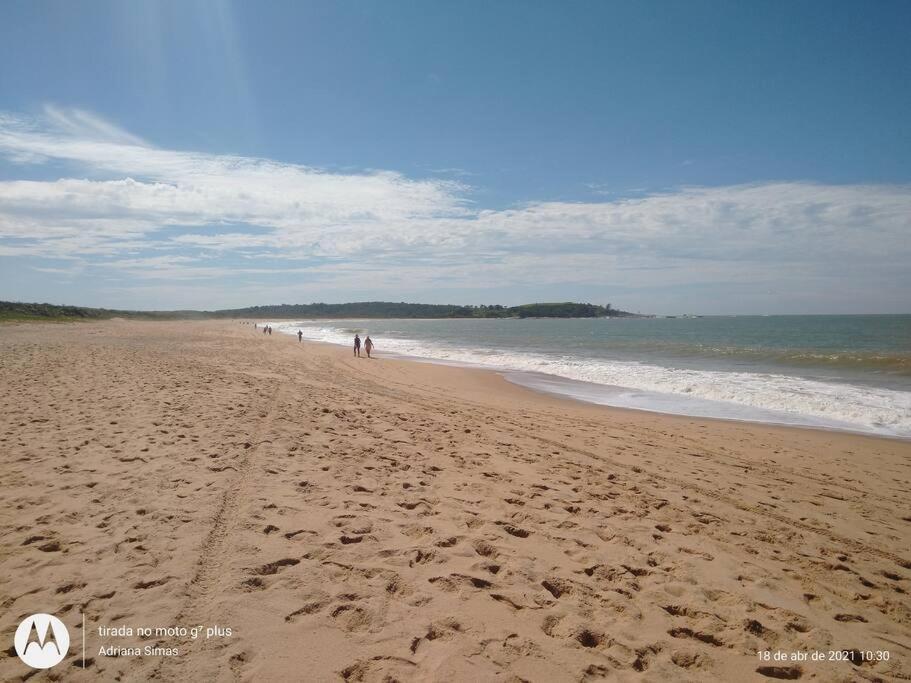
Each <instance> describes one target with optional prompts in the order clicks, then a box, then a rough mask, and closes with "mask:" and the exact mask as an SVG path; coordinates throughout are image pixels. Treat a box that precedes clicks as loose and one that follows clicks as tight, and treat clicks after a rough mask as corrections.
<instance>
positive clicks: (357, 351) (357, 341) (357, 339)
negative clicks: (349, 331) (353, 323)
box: [354, 335, 361, 358]
mask: <svg viewBox="0 0 911 683" xmlns="http://www.w3.org/2000/svg"><path fill="white" fill-rule="evenodd" d="M354 355H355V356H357V357H358V358H360V357H361V338H360V337H359V336H358V335H354Z"/></svg>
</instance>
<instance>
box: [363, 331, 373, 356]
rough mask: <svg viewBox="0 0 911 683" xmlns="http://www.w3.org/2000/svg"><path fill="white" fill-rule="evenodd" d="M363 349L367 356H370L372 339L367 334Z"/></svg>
mask: <svg viewBox="0 0 911 683" xmlns="http://www.w3.org/2000/svg"><path fill="white" fill-rule="evenodd" d="M364 351H366V352H367V358H370V352H371V351H373V340H372V339H371V338H370V335H369V334H368V335H367V338H366V339H365V340H364Z"/></svg>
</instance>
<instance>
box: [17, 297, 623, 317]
mask: <svg viewBox="0 0 911 683" xmlns="http://www.w3.org/2000/svg"><path fill="white" fill-rule="evenodd" d="M607 317H611V318H614V317H636V314H635V313H628V312H627V311H621V310H618V309H615V308H612V307H611V305H610V304H607V305H606V306H598V305H595V304H579V303H573V302H570V301H567V302H563V303H541V304H525V305H523V306H499V305H494V306H452V305H438V304H406V303H404V302H400V303H392V302H388V301H364V302H360V303H350V304H281V305H278V306H253V307H249V308H236V309H228V310H221V311H118V310H113V309H108V308H84V307H82V306H56V305H54V304H25V303H14V302H10V301H0V322H3V321H16V320H21V321H28V320H32V321H46V322H48V321H66V322H73V321H79V320H106V319H110V318H128V319H133V320H199V319H204V318H276V319H279V318H607Z"/></svg>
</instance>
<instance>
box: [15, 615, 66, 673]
mask: <svg viewBox="0 0 911 683" xmlns="http://www.w3.org/2000/svg"><path fill="white" fill-rule="evenodd" d="M13 644H14V645H15V646H16V654H17V655H19V659H21V660H22V661H23V662H25V663H26V664H28V665H29V666H30V667H32V668H33V669H50V668H51V667H52V666H54V665H56V664H59V663H60V662H61V661H63V658H64V657H66V652H67V650H69V648H70V634H69V633H68V632H67V630H66V626H64V625H63V622H62V621H60V620H59V619H58V618H57V617H55V616H52V615H50V614H33V615H32V616H30V617H26V618H25V619H23V620H22V623H20V624H19V628H17V629H16V635H15V637H14V638H13Z"/></svg>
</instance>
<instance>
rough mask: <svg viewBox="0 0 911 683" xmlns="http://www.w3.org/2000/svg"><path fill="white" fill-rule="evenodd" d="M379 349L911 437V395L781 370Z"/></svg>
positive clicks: (437, 348)
mask: <svg viewBox="0 0 911 683" xmlns="http://www.w3.org/2000/svg"><path fill="white" fill-rule="evenodd" d="M273 326H274V327H275V329H276V330H279V331H282V332H287V333H289V334H295V335H296V334H297V330H298V329H300V330H302V331H303V333H304V336H305V337H306V338H307V339H310V340H313V341H320V342H326V343H331V344H342V345H345V346H347V345H350V343H351V338H350V337H351V334H350V333H349V331H348V329H347V328H345V329H343V328H339V327H331V326H326V325H312V324H291V323H275V324H274V325H273ZM375 341H376V340H375ZM377 350H378V351H380V352H382V351H387V352H392V353H395V354H400V355H405V356H414V357H418V358H425V359H429V360H435V361H439V362H444V363H455V364H466V365H475V366H481V367H486V368H490V369H494V370H501V371H518V372H532V373H545V374H549V375H555V376H557V377H562V378H566V379H569V380H575V381H579V382H587V383H592V384H599V385H604V386H608V387H621V388H625V389H634V390H639V391H644V392H655V393H659V394H668V395H675V396H678V397H681V398H685V397H693V398H698V399H702V400H705V401H714V402H718V403H728V404H735V405H740V406H747V407H751V408H755V409H758V410H761V411H773V412H780V413H787V414H790V415H796V416H806V417H808V418H811V420H810V421H809V422H808V424H827V423H829V424H831V425H833V426H840V427H842V428H846V427H850V428H852V429H856V430H857V431H866V432H874V433H880V434H889V435H896V436H911V392H904V391H895V390H892V389H884V388H875V387H865V386H856V385H853V384H847V383H836V382H823V381H818V380H812V379H807V378H803V377H795V376H791V375H784V374H775V373H758V372H736V371H732V372H729V371H720V370H695V369H687V368H677V367H666V366H663V365H656V364H651V363H643V362H639V361H626V360H607V359H588V358H581V357H579V356H574V355H572V354H553V353H550V354H543V353H533V352H523V351H515V350H508V351H507V350H502V349H491V348H461V347H453V346H449V345H447V344H446V343H445V342H442V341H434V342H429V341H424V340H416V339H404V338H394V337H388V338H387V337H384V338H383V339H381V340H380V341H379V345H378V346H377Z"/></svg>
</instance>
